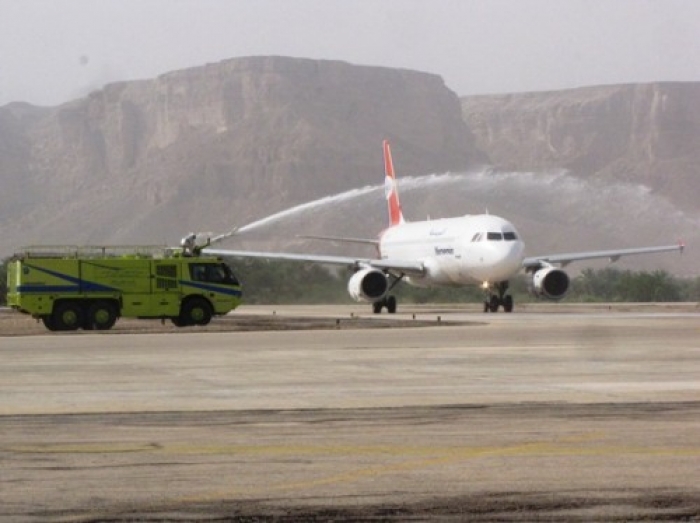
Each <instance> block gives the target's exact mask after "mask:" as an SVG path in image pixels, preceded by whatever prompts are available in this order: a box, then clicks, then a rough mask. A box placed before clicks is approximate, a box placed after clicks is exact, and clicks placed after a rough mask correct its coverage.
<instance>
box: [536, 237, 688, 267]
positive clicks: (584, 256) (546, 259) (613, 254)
mask: <svg viewBox="0 0 700 523" xmlns="http://www.w3.org/2000/svg"><path fill="white" fill-rule="evenodd" d="M684 248H685V244H684V243H682V242H681V243H678V244H676V245H665V246H661V247H641V248H637V249H618V250H610V251H590V252H574V253H569V254H548V255H545V256H534V257H530V258H525V259H524V260H523V268H524V269H526V270H535V269H539V268H540V267H542V265H547V264H559V265H561V266H562V267H566V266H567V265H568V264H570V263H571V262H575V261H581V260H593V259H597V258H608V259H609V260H610V261H611V262H616V261H617V260H619V259H620V258H621V257H622V256H634V255H636V254H650V253H655V252H670V251H679V252H680V253H683V249H684Z"/></svg>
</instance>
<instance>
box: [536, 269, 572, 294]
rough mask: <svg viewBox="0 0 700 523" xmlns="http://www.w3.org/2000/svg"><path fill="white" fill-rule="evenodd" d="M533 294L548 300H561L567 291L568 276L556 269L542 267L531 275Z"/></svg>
mask: <svg viewBox="0 0 700 523" xmlns="http://www.w3.org/2000/svg"><path fill="white" fill-rule="evenodd" d="M531 290H532V292H533V294H535V295H536V296H538V297H540V298H547V299H548V300H561V299H562V298H563V297H564V296H566V293H567V292H568V290H569V275H568V274H566V273H565V272H564V271H562V270H561V269H557V268H556V267H544V268H543V269H540V270H538V271H537V272H535V274H533V275H532V288H531Z"/></svg>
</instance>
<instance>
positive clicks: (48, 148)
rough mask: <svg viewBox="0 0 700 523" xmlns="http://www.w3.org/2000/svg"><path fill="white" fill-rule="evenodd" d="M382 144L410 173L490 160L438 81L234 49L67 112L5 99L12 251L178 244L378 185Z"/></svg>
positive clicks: (1, 144)
mask: <svg viewBox="0 0 700 523" xmlns="http://www.w3.org/2000/svg"><path fill="white" fill-rule="evenodd" d="M384 138H389V139H390V140H391V141H392V143H393V145H394V147H395V148H396V149H398V150H400V151H401V164H402V166H404V170H403V172H404V173H405V174H415V173H423V172H426V171H431V170H432V171H444V170H448V169H463V168H465V167H466V166H468V165H470V163H474V162H480V161H484V159H485V158H484V157H483V156H480V155H479V154H478V153H477V152H476V149H475V148H474V145H473V143H472V141H473V138H472V137H471V135H470V134H469V133H468V131H467V129H466V127H465V125H464V122H463V121H462V118H461V111H460V103H459V99H458V98H457V97H456V95H455V94H454V93H452V92H451V91H450V90H449V89H447V88H446V87H445V85H444V83H443V81H442V79H441V78H440V77H438V76H435V75H430V74H424V73H418V72H412V71H403V70H394V69H385V68H376V67H359V66H352V65H349V64H346V63H341V62H332V61H313V60H300V59H290V58H279V57H268V58H245V59H234V60H230V61H226V62H222V63H218V64H210V65H206V66H203V67H199V68H194V69H189V70H184V71H178V72H174V73H169V74H166V75H163V76H161V77H159V78H157V79H154V80H145V81H136V82H126V83H117V84H112V85H109V86H107V87H105V88H104V89H102V90H100V91H97V92H94V93H92V94H91V95H90V96H88V97H87V98H84V99H80V100H76V101H74V102H71V103H68V104H65V105H62V106H59V107H56V108H48V109H39V108H32V107H31V106H26V105H23V104H11V105H9V106H6V107H3V108H0V152H2V153H3V154H2V155H0V178H1V179H2V184H3V191H2V193H0V208H2V212H1V213H0V219H2V220H3V229H5V230H9V231H10V233H9V236H10V238H8V241H7V243H6V245H8V244H9V245H12V246H15V247H16V246H18V245H21V244H28V243H33V242H41V243H46V242H49V241H51V242H56V243H86V242H101V243H109V242H163V241H169V242H173V241H176V240H177V239H179V237H181V236H182V235H183V234H185V233H186V232H187V231H188V230H190V229H192V230H202V229H214V230H221V229H225V228H227V227H230V226H231V225H233V224H239V225H240V224H244V223H247V222H249V221H251V220H253V219H256V218H260V217H263V216H265V215H267V214H269V213H271V212H275V211H277V210H280V209H283V208H286V207H288V206H290V205H293V204H296V203H300V202H303V201H308V200H311V199H314V198H318V197H320V196H324V195H327V194H333V193H336V192H338V191H342V190H346V189H350V188H353V187H358V186H362V185H365V184H377V183H381V182H382V179H383V178H382V175H383V172H382V160H381V141H382V139H384ZM6 220H7V221H6ZM10 221H11V222H12V227H6V226H7V225H9V222H10ZM13 231H21V233H20V232H17V234H16V235H15V233H14V232H13ZM1 254H7V252H3V253H1Z"/></svg>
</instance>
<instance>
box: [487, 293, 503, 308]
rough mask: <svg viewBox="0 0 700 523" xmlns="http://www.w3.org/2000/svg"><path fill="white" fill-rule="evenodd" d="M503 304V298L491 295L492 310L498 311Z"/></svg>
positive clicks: (490, 305)
mask: <svg viewBox="0 0 700 523" xmlns="http://www.w3.org/2000/svg"><path fill="white" fill-rule="evenodd" d="M500 304H501V300H499V299H498V296H496V295H493V296H491V301H490V302H489V310H490V311H491V312H498V306H499V305H500Z"/></svg>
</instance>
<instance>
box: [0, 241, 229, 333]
mask: <svg viewBox="0 0 700 523" xmlns="http://www.w3.org/2000/svg"><path fill="white" fill-rule="evenodd" d="M199 252H200V251H198V250H197V251H195V253H194V254H192V252H187V251H182V252H180V251H178V250H175V249H168V248H164V247H156V248H154V247H29V248H25V249H23V250H22V251H21V252H19V253H17V254H15V255H14V256H13V257H12V258H11V259H10V261H9V263H8V270H7V289H8V293H7V302H8V305H9V306H10V307H12V308H13V309H15V310H18V311H20V312H22V313H25V314H31V315H32V316H33V317H34V318H37V319H40V320H41V321H42V322H43V323H44V325H45V326H46V328H47V329H49V330H51V331H67V330H76V329H80V328H82V329H86V330H91V329H98V330H106V329H111V328H112V326H113V325H114V323H115V322H116V320H117V319H118V318H119V317H126V318H158V319H162V320H165V319H170V320H171V321H172V322H173V323H174V324H175V325H177V326H178V327H186V326H189V325H206V324H208V323H209V321H210V320H211V318H212V316H215V315H223V314H226V313H228V312H230V311H231V310H233V309H235V308H236V307H237V306H238V305H239V303H240V301H241V286H240V284H239V282H238V280H237V279H236V277H235V276H234V274H233V272H232V271H231V268H230V267H229V266H228V265H227V264H226V263H224V262H223V261H222V260H221V259H220V258H216V257H209V256H203V255H201V256H200V255H199Z"/></svg>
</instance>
